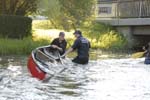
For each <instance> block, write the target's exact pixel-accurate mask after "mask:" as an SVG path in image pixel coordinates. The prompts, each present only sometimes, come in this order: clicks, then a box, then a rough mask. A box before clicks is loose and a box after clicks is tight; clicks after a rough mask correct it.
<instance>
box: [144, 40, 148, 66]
mask: <svg viewBox="0 0 150 100" xmlns="http://www.w3.org/2000/svg"><path fill="white" fill-rule="evenodd" d="M143 49H144V50H145V61H144V63H145V64H150V42H148V44H147V45H146V46H144V47H143Z"/></svg>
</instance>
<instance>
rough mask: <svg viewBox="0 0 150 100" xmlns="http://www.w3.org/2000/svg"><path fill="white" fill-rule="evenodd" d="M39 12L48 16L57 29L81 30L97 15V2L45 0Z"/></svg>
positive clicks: (93, 0)
mask: <svg viewBox="0 0 150 100" xmlns="http://www.w3.org/2000/svg"><path fill="white" fill-rule="evenodd" d="M40 4H41V5H43V6H40V7H39V8H40V9H39V11H40V12H41V13H42V14H43V15H45V16H48V18H49V20H50V21H51V23H52V25H53V26H54V27H55V28H59V29H60V28H63V29H65V30H70V29H76V28H79V27H80V26H81V25H82V23H83V22H85V21H86V20H88V21H91V20H92V18H93V16H94V15H95V6H96V0H43V1H41V3H40Z"/></svg>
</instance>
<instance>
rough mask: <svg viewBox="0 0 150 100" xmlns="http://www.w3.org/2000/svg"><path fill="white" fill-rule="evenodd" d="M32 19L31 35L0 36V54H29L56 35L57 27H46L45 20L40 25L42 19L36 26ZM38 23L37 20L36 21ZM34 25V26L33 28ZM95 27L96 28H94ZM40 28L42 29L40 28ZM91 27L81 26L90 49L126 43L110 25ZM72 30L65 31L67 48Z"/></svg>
mask: <svg viewBox="0 0 150 100" xmlns="http://www.w3.org/2000/svg"><path fill="white" fill-rule="evenodd" d="M35 23H36V22H34V21H33V32H32V36H30V37H26V38H23V39H10V38H0V54H1V55H14V54H17V55H22V54H30V53H31V51H32V50H33V49H35V48H36V47H39V46H43V45H49V44H50V42H51V41H52V39H54V38H56V37H58V34H59V32H60V31H64V30H58V29H46V28H44V27H47V25H46V24H45V21H44V23H43V25H42V21H41V22H40V25H39V26H38V25H37V23H36V24H35ZM38 23H39V21H38ZM35 27H36V28H35ZM96 27H97V28H98V29H97V30H96ZM41 28H42V29H41ZM94 28H95V29H93V28H92V27H88V29H87V28H86V27H82V29H81V30H82V31H83V35H84V36H85V37H87V38H88V39H89V41H90V42H91V47H92V49H101V50H118V51H119V50H121V49H123V48H124V46H125V44H126V40H125V39H124V37H123V36H122V35H120V34H119V33H117V32H116V31H115V30H113V29H112V27H110V26H106V25H103V24H100V23H99V24H98V25H97V26H96V25H95V26H94ZM73 31H74V30H72V31H69V32H67V31H65V33H66V40H67V42H68V45H67V48H69V47H70V46H71V45H72V43H73V41H74V39H75V38H74V36H73V34H72V33H73Z"/></svg>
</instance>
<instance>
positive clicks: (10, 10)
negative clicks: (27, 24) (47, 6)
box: [0, 0, 39, 16]
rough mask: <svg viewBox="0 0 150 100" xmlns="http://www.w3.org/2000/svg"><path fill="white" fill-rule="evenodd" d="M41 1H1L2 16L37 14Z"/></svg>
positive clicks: (0, 11) (0, 12)
mask: <svg viewBox="0 0 150 100" xmlns="http://www.w3.org/2000/svg"><path fill="white" fill-rule="evenodd" d="M38 1H39V0H0V14H1V15H21V16H25V15H28V14H31V13H34V12H36V10H37V4H38Z"/></svg>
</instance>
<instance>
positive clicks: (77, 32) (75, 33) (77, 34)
mask: <svg viewBox="0 0 150 100" xmlns="http://www.w3.org/2000/svg"><path fill="white" fill-rule="evenodd" d="M73 34H74V36H75V37H76V38H78V37H79V36H82V32H81V31H80V30H76V31H75V32H74V33H73Z"/></svg>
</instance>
